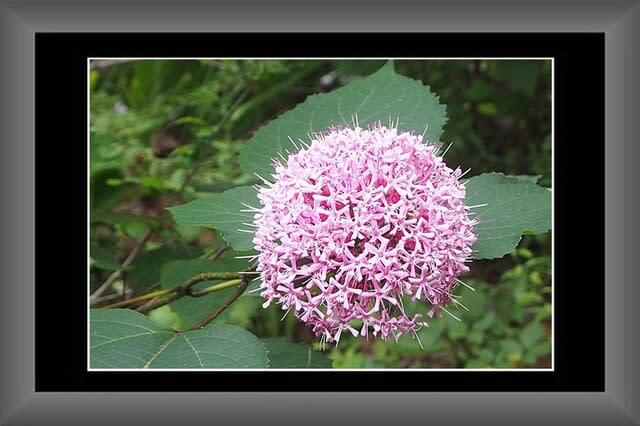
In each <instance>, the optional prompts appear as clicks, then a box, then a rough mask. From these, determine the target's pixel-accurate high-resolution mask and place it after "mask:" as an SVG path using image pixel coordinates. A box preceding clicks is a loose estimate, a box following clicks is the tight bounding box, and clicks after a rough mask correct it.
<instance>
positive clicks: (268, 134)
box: [240, 62, 446, 179]
mask: <svg viewBox="0 0 640 426" xmlns="http://www.w3.org/2000/svg"><path fill="white" fill-rule="evenodd" d="M355 116H357V119H358V123H359V124H360V126H365V125H367V124H371V123H375V122H376V121H381V122H382V123H383V124H387V123H389V120H390V119H391V120H392V121H394V122H395V120H397V119H399V120H400V121H399V123H398V127H399V128H400V129H401V130H415V131H416V132H418V133H422V132H423V131H424V130H425V128H426V127H427V125H428V126H429V127H428V130H427V132H426V134H425V137H426V139H428V140H432V141H437V140H438V139H439V138H440V135H441V134H442V127H443V126H444V124H445V122H446V108H445V106H444V105H440V104H439V103H438V98H437V97H436V96H435V95H434V94H433V93H431V91H430V90H429V87H428V86H424V85H423V84H422V83H421V82H419V81H416V80H412V79H410V78H408V77H404V76H402V75H399V74H396V72H395V71H394V69H393V63H392V62H388V63H387V64H386V65H385V66H383V67H382V68H381V69H380V70H378V71H377V72H376V73H374V74H372V75H370V76H368V77H366V78H363V79H361V80H357V81H355V82H353V83H351V84H348V85H346V86H344V87H342V88H339V89H336V90H334V91H332V92H331V93H328V94H318V95H312V96H309V97H308V98H307V99H306V100H305V101H304V102H303V103H302V104H300V105H298V106H297V107H296V108H294V109H292V110H289V111H287V112H286V113H284V114H282V115H281V116H280V117H278V118H277V119H275V120H272V121H271V122H269V123H268V124H267V125H265V126H264V127H261V128H260V129H258V131H256V133H255V134H254V136H253V137H252V138H251V139H250V140H249V141H248V142H247V143H245V144H244V145H243V146H242V148H241V150H240V167H241V168H242V169H243V170H244V171H245V172H246V173H248V174H251V175H253V173H258V174H259V175H260V176H262V177H264V178H265V179H270V176H271V174H272V173H273V167H272V164H271V162H272V159H274V158H276V157H277V154H278V153H280V154H282V155H286V154H287V150H288V151H293V150H295V148H294V146H293V145H292V144H291V142H290V141H289V137H291V139H293V140H294V141H297V140H298V139H303V140H307V141H308V136H307V134H311V133H313V132H317V131H322V130H326V129H327V128H328V127H329V126H330V125H344V126H353V117H355Z"/></svg>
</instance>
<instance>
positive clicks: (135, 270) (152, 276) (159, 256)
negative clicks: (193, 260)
mask: <svg viewBox="0 0 640 426" xmlns="http://www.w3.org/2000/svg"><path fill="white" fill-rule="evenodd" d="M197 254H198V253H189V252H187V251H186V250H185V249H184V248H183V247H180V246H177V245H174V244H167V245H165V246H162V247H160V248H158V249H155V250H150V251H148V252H146V253H144V254H142V255H140V256H139V257H138V258H137V259H136V260H135V261H134V262H133V263H132V264H131V267H132V270H131V272H129V279H130V280H131V286H132V287H133V289H134V290H136V291H140V290H144V289H146V288H148V287H150V286H152V285H154V284H157V283H159V282H160V269H161V268H162V265H164V264H165V263H167V262H170V261H172V260H175V259H187V258H189V257H192V256H194V255H197Z"/></svg>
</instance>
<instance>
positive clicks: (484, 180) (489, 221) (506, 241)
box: [465, 173, 551, 259]
mask: <svg viewBox="0 0 640 426" xmlns="http://www.w3.org/2000/svg"><path fill="white" fill-rule="evenodd" d="M466 188H467V197H466V200H465V203H466V204H467V205H469V206H473V205H479V204H487V206H485V207H478V208H474V209H473V212H475V213H477V215H478V217H479V218H480V223H479V224H478V225H477V226H476V227H475V231H476V232H477V233H478V241H477V242H476V243H475V244H474V246H473V248H474V250H477V251H478V252H477V253H475V255H474V257H475V258H476V259H494V258H497V257H502V256H504V255H505V254H507V253H510V252H511V251H513V249H514V248H515V247H516V245H517V244H518V242H519V241H520V238H521V235H522V233H523V232H525V231H529V232H531V233H533V234H539V233H542V232H546V231H548V230H549V229H551V192H550V191H549V190H548V189H546V188H543V187H541V186H539V185H536V184H533V183H531V182H528V181H526V180H523V179H520V178H518V177H513V176H505V175H503V174H501V173H487V174H482V175H479V176H475V177H472V178H471V179H469V182H467V184H466Z"/></svg>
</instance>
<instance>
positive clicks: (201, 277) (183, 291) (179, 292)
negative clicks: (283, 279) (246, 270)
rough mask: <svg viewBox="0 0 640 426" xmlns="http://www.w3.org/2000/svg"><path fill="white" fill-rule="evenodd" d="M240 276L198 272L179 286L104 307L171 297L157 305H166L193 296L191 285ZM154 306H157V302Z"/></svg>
mask: <svg viewBox="0 0 640 426" xmlns="http://www.w3.org/2000/svg"><path fill="white" fill-rule="evenodd" d="M240 277H241V275H240V274H239V273H237V272H207V273H204V274H198V275H195V276H193V277H191V278H190V279H189V281H187V282H186V283H185V284H182V285H180V286H178V287H174V288H168V289H163V290H156V291H152V292H150V293H145V294H142V295H140V296H137V297H132V298H131V299H127V300H123V301H120V302H116V303H112V304H110V305H107V306H103V308H107V309H109V308H121V307H123V306H128V305H132V304H134V303H137V302H143V301H146V300H153V299H156V298H158V297H163V296H167V299H170V300H169V301H167V302H164V303H160V304H158V305H157V306H162V305H165V304H167V303H169V302H172V301H173V300H175V299H179V298H180V297H182V296H191V292H190V291H189V290H190V289H191V287H193V286H194V285H196V284H197V283H199V282H202V281H209V280H230V279H239V278H240ZM222 284H224V283H222ZM217 285H221V284H217ZM214 291H215V290H214ZM172 293H175V295H172ZM170 295H171V296H170ZM173 296H177V297H173ZM195 297H198V296H195ZM161 300H162V299H161ZM146 306H147V305H146V304H145V305H143V306H141V307H140V308H138V309H142V308H144V309H143V311H145V312H146V311H147V309H146V308H145V307H146ZM152 306H155V307H157V306H156V304H155V303H154V304H153V305H152ZM152 309H153V308H152Z"/></svg>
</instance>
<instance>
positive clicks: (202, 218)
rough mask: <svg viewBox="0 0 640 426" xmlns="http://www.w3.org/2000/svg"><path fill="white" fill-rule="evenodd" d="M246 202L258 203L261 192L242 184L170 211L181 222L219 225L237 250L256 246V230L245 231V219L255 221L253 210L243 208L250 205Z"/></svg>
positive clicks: (255, 204)
mask: <svg viewBox="0 0 640 426" xmlns="http://www.w3.org/2000/svg"><path fill="white" fill-rule="evenodd" d="M243 204H246V205H249V206H252V207H258V198H257V192H256V190H255V189H253V188H252V187H250V186H239V187H236V188H232V189H229V190H227V191H224V192H222V193H220V194H214V195H210V196H208V197H205V198H201V199H199V200H195V201H192V202H190V203H186V204H182V205H180V206H176V207H171V208H169V211H171V213H172V214H173V218H174V220H175V221H176V223H177V224H179V225H196V226H204V227H208V228H215V229H217V230H218V231H220V234H221V235H222V238H224V239H225V241H227V243H229V245H230V246H231V247H233V248H235V249H236V250H249V249H251V248H253V243H252V242H251V241H252V240H253V234H252V233H248V232H241V231H238V229H246V230H248V228H249V227H248V226H246V225H243V223H251V222H253V213H250V212H242V211H241V210H246V209H247V208H246V207H245V206H243Z"/></svg>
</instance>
